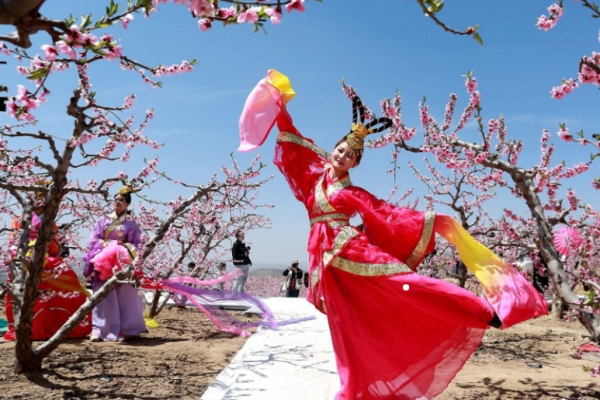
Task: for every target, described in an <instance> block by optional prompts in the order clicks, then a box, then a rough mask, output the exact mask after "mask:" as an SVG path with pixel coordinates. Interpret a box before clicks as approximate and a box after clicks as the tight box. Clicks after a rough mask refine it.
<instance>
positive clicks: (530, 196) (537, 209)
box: [511, 171, 600, 342]
mask: <svg viewBox="0 0 600 400" xmlns="http://www.w3.org/2000/svg"><path fill="white" fill-rule="evenodd" d="M511 176H512V178H513V180H514V182H515V183H516V184H517V187H518V189H519V190H520V192H521V194H522V195H523V197H524V198H525V201H526V202H527V206H528V207H529V210H530V211H531V216H532V217H533V218H534V219H535V220H536V223H537V228H538V236H539V238H540V251H541V253H542V257H543V258H544V261H545V262H546V265H547V267H548V275H549V276H550V279H552V282H553V283H554V289H555V291H556V293H557V295H558V297H559V298H560V300H561V302H562V303H563V304H565V305H566V306H567V307H569V308H577V309H580V305H579V297H577V295H576V294H575V293H574V292H573V290H572V289H571V286H570V284H569V281H568V278H567V272H566V271H565V269H564V267H563V264H562V262H561V261H560V257H559V254H558V251H557V250H556V247H555V246H554V242H553V241H552V238H553V235H552V226H551V225H550V223H549V222H548V221H547V219H546V216H545V215H544V208H543V207H542V204H541V201H540V198H539V196H538V194H537V191H536V187H535V184H534V182H533V180H532V178H531V177H530V176H528V175H527V174H526V173H524V172H520V171H513V172H512V173H511ZM578 318H579V321H580V322H581V324H582V325H583V326H584V327H585V328H586V329H587V330H588V332H589V333H590V336H591V339H592V340H593V341H594V342H600V319H599V318H598V317H597V316H595V315H594V314H588V313H584V312H582V311H581V310H580V312H579V314H578Z"/></svg>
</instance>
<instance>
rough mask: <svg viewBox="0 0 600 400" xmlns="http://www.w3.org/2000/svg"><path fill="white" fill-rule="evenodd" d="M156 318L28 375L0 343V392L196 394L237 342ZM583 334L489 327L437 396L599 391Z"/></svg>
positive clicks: (69, 350)
mask: <svg viewBox="0 0 600 400" xmlns="http://www.w3.org/2000/svg"><path fill="white" fill-rule="evenodd" d="M0 309H1V310H3V309H4V307H3V304H0ZM248 318H252V317H248ZM157 320H158V321H159V322H160V323H161V327H160V328H156V329H151V330H150V332H149V333H148V334H146V335H145V336H144V337H143V338H141V339H138V340H136V341H132V342H126V343H122V344H116V343H90V342H89V341H69V342H67V343H65V344H64V345H61V346H60V347H59V349H58V350H57V351H55V352H54V353H52V354H51V355H50V357H49V358H48V359H47V360H46V361H45V362H44V365H43V370H42V371H41V372H39V373H33V374H27V375H14V374H13V373H12V365H13V363H14V354H13V351H14V345H13V343H11V342H5V343H0V360H2V362H1V363H0V390H1V393H0V397H1V398H3V399H41V398H44V399H46V400H50V399H100V398H112V399H199V397H200V395H201V394H202V393H204V391H205V390H206V388H207V386H208V385H209V384H210V382H211V381H212V380H213V379H214V378H215V377H216V375H217V374H218V373H219V372H220V371H221V370H222V369H223V368H224V367H225V366H226V365H227V364H228V362H229V361H230V360H231V359H232V358H233V356H234V355H235V354H236V352H237V351H238V350H239V349H240V348H241V347H242V346H243V344H244V339H241V338H239V337H236V336H233V335H230V334H226V333H222V332H219V331H217V330H216V329H215V327H214V326H213V325H212V324H211V323H210V322H209V321H208V320H207V319H206V318H205V317H204V315H203V314H201V313H200V312H198V311H196V310H194V309H187V310H186V309H177V308H175V309H172V310H165V311H164V312H163V313H161V315H159V317H158V318H157ZM585 334H586V332H585V330H584V329H583V328H581V327H580V325H579V324H578V323H570V324H568V323H565V322H562V321H553V320H551V319H550V318H542V319H538V320H535V321H531V322H528V323H524V324H521V325H519V326H517V327H514V328H511V329H509V330H507V331H497V330H490V331H488V334H487V335H486V336H485V338H484V341H483V343H482V345H481V347H480V348H479V349H478V350H477V352H476V353H475V354H474V355H473V357H471V359H470V360H469V361H468V362H467V364H466V365H465V367H464V369H463V370H462V371H461V372H460V373H459V374H458V375H457V376H456V378H455V379H454V381H453V382H452V384H451V385H450V386H449V387H448V389H446V391H445V392H444V393H443V394H442V395H441V396H439V397H438V399H561V398H566V399H597V398H600V381H598V380H597V379H594V378H591V377H590V376H589V374H588V373H586V372H584V371H583V369H582V365H586V366H588V367H592V366H595V365H596V363H595V362H592V361H585V360H576V359H574V358H572V357H571V356H570V353H572V352H573V350H574V348H576V347H577V346H579V345H581V344H583V343H585V341H586V340H585V338H584V337H583V336H584V335H585ZM299 400H302V399H299ZM314 400H320V399H314ZM323 400H325V399H323Z"/></svg>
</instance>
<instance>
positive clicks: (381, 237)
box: [340, 186, 435, 270]
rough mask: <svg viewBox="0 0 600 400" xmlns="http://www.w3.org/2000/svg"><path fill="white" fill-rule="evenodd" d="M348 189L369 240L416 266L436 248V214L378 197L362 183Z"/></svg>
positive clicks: (412, 266) (348, 194) (410, 265)
mask: <svg viewBox="0 0 600 400" xmlns="http://www.w3.org/2000/svg"><path fill="white" fill-rule="evenodd" d="M349 189H350V190H348V191H346V193H344V191H343V192H341V193H340V195H346V196H348V201H349V202H350V203H351V204H352V206H353V208H354V209H355V210H356V211H357V212H358V213H359V215H360V216H361V218H362V221H363V225H364V232H365V234H366V235H367V237H368V238H369V241H370V242H371V243H373V244H374V245H376V246H378V247H380V248H381V249H382V250H384V251H385V252H386V253H388V254H390V255H392V256H394V257H395V258H397V259H398V260H401V261H402V262H404V263H406V264H407V265H408V266H409V267H410V268H411V269H413V270H414V269H416V268H417V266H418V265H419V264H420V263H421V261H422V260H423V258H424V257H425V255H426V254H427V253H429V252H431V251H433V247H434V234H433V233H434V223H435V214H434V213H432V212H422V211H416V210H411V209H407V208H402V207H399V206H395V205H393V204H389V203H387V202H385V201H384V200H381V199H378V198H377V197H375V196H374V195H372V194H371V193H369V192H367V191H366V190H364V189H362V188H359V187H355V186H353V187H351V188H349Z"/></svg>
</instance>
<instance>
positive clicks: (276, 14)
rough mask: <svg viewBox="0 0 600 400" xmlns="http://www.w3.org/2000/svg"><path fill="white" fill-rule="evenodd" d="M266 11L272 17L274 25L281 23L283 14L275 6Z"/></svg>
mask: <svg viewBox="0 0 600 400" xmlns="http://www.w3.org/2000/svg"><path fill="white" fill-rule="evenodd" d="M265 13H266V14H267V15H268V16H269V17H271V18H270V19H271V23H272V24H273V25H279V24H280V23H281V17H282V14H281V12H280V11H278V10H277V9H274V8H266V9H265Z"/></svg>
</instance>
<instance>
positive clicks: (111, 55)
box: [104, 46, 123, 61]
mask: <svg viewBox="0 0 600 400" xmlns="http://www.w3.org/2000/svg"><path fill="white" fill-rule="evenodd" d="M122 50H123V48H122V47H121V46H110V47H109V48H108V49H107V51H106V55H105V56H104V59H106V60H109V61H113V60H116V59H117V58H121V56H122V55H123V54H122Z"/></svg>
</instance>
